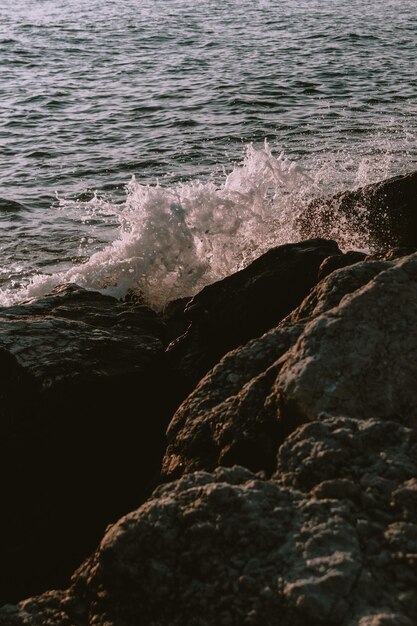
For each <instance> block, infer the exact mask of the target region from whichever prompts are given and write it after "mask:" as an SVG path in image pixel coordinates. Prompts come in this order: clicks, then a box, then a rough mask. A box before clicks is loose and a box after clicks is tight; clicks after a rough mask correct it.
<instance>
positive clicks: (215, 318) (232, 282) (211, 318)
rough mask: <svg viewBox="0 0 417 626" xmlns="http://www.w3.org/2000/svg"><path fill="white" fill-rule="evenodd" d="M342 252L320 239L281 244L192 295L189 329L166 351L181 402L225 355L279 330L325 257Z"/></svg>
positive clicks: (187, 308) (188, 307) (187, 313)
mask: <svg viewBox="0 0 417 626" xmlns="http://www.w3.org/2000/svg"><path fill="white" fill-rule="evenodd" d="M341 254H342V253H341V252H340V250H339V248H338V246H337V244H336V243H335V242H334V241H324V240H321V239H314V240H311V241H304V242H302V243H297V244H288V245H284V246H279V247H278V248H274V249H272V250H270V251H269V252H267V253H266V254H264V255H263V256H261V257H260V258H258V259H257V260H256V261H254V262H253V263H251V264H250V265H249V266H248V267H246V268H245V269H243V270H241V271H240V272H237V273H236V274H233V275H232V276H228V277H227V278H225V279H224V280H221V281H219V282H217V283H214V284H212V285H209V286H208V287H205V288H204V289H203V290H202V291H201V292H200V293H198V294H197V295H196V296H194V297H193V298H192V299H191V300H190V301H189V302H188V303H187V304H186V306H185V309H184V315H185V316H186V318H185V320H186V321H188V328H187V329H186V330H185V329H184V330H185V332H184V334H182V335H181V336H180V337H179V338H177V339H176V340H175V341H173V342H172V343H171V345H170V346H169V348H168V356H169V358H170V362H171V364H172V368H173V371H174V372H175V374H176V376H177V388H178V398H179V399H181V398H184V397H185V396H186V395H187V394H188V393H190V391H192V390H193V389H194V387H195V386H196V384H197V383H198V381H199V380H200V379H201V378H202V376H203V375H204V374H205V373H206V372H207V371H208V370H209V369H210V368H211V367H213V365H215V364H216V363H217V362H218V361H219V360H220V358H221V357H222V356H223V355H224V354H225V353H226V352H228V351H229V350H232V349H233V348H235V347H237V346H239V345H241V344H244V343H246V342H247V341H248V340H249V339H251V338H253V337H258V336H259V335H261V334H262V333H264V332H265V331H266V330H268V329H270V328H272V327H274V326H276V325H277V324H278V323H279V322H280V321H281V320H282V318H283V317H285V316H286V315H288V313H290V311H292V310H293V309H294V308H295V307H297V306H298V305H299V304H300V302H301V301H302V300H303V298H305V296H306V295H307V294H308V292H309V291H310V289H311V288H312V287H313V286H314V285H315V284H316V283H317V280H318V278H317V276H318V271H319V268H320V265H321V263H322V262H323V261H324V259H326V258H327V257H329V256H334V255H341ZM180 305H182V303H180ZM183 328H184V326H183Z"/></svg>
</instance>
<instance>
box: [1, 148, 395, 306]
mask: <svg viewBox="0 0 417 626" xmlns="http://www.w3.org/2000/svg"><path fill="white" fill-rule="evenodd" d="M334 161H336V159H335V160H334ZM345 162H346V160H345ZM372 165H373V166H374V165H375V164H374V163H373V164H372ZM315 166H316V167H315V169H314V168H309V171H308V172H307V171H306V169H305V168H303V167H301V166H300V165H299V164H298V163H296V162H295V161H293V160H291V159H289V158H287V157H286V156H285V154H284V152H281V153H279V154H278V155H277V156H274V154H273V153H272V150H271V147H270V146H269V144H268V142H267V141H265V144H264V145H263V147H258V148H256V147H254V146H253V145H249V146H247V148H246V154H245V157H244V159H243V161H242V162H241V163H240V164H237V165H235V167H234V168H233V170H232V171H231V173H229V174H228V175H226V174H225V176H224V179H223V181H221V182H220V183H217V182H214V181H213V180H209V181H205V182H201V181H193V182H188V183H178V184H174V185H172V184H171V185H167V186H164V185H161V184H159V183H158V184H155V185H143V184H140V183H139V182H138V181H137V180H136V179H135V177H133V178H132V180H131V181H130V183H129V184H128V185H127V187H126V199H125V202H123V203H121V204H115V203H111V202H109V201H104V200H103V199H100V198H98V197H94V198H93V199H92V200H90V201H89V202H84V203H81V202H79V203H77V208H78V210H79V211H80V212H81V215H82V219H84V220H88V219H90V218H91V217H92V216H95V217H97V216H100V215H101V216H102V215H107V216H109V215H110V216H111V219H112V220H113V221H115V220H116V221H117V223H118V228H117V231H116V236H115V238H114V240H113V241H111V242H110V243H108V244H107V245H104V247H103V248H102V249H100V250H99V251H97V252H94V253H93V254H91V256H90V257H89V258H88V260H86V261H85V262H84V263H81V264H80V263H77V264H74V265H72V266H71V267H70V268H69V269H66V270H65V271H60V272H56V273H53V274H48V275H47V274H38V275H35V276H34V277H32V279H31V281H30V283H29V284H28V285H27V286H25V287H24V288H22V289H19V290H14V291H13V290H9V291H6V290H3V292H0V304H3V305H9V304H11V303H13V302H16V301H19V300H23V299H28V298H32V297H36V296H40V295H43V294H45V293H47V292H48V291H50V290H51V289H52V288H53V287H55V286H56V285H58V284H62V283H69V282H71V283H77V284H78V285H80V286H82V287H85V288H87V289H94V290H99V291H101V292H103V293H107V294H110V295H113V296H115V297H118V298H121V297H123V296H125V295H126V294H127V292H128V291H133V292H137V293H140V294H141V295H142V296H143V298H144V300H145V301H146V302H148V303H149V304H150V305H151V306H153V307H154V308H156V309H160V308H163V306H164V305H165V304H166V303H167V302H169V301H170V300H173V299H175V298H179V297H183V296H189V295H192V294H194V293H196V292H197V291H198V290H200V289H201V288H202V287H204V286H205V285H207V284H209V283H212V282H214V281H216V280H219V279H221V278H223V277H224V276H226V275H228V274H230V273H232V272H235V271H237V270H239V269H241V268H242V267H244V266H245V265H247V264H248V263H249V262H250V261H252V260H253V259H254V258H256V257H258V256H259V255H260V254H262V253H263V252H265V251H266V250H268V249H269V248H271V247H272V246H276V245H280V244H283V243H291V242H295V241H297V240H299V239H300V235H299V232H298V229H297V218H298V216H299V215H300V212H301V211H302V210H303V208H304V207H305V206H306V204H307V203H308V202H309V200H311V199H312V198H314V197H318V196H320V195H324V194H326V193H327V192H329V191H330V190H331V191H332V192H335V191H338V190H340V189H339V188H337V186H335V185H334V170H333V180H332V176H331V171H332V170H331V169H329V168H328V167H327V168H325V167H323V166H322V167H318V166H317V163H316V164H315ZM368 166H369V167H370V165H369V164H367V161H366V160H363V161H360V162H358V163H357V164H356V180H355V181H353V182H354V183H355V184H354V185H353V186H359V184H363V183H364V182H368V180H369V172H368V169H369V167H368ZM380 167H381V163H380ZM383 173H385V172H383V171H381V174H383ZM338 180H339V181H342V177H340V176H339V179H338ZM351 182H352V181H351ZM340 184H342V183H341V182H340ZM60 204H61V209H62V210H64V211H65V210H67V209H68V210H69V209H70V207H71V205H72V206H73V205H74V203H71V202H68V201H66V200H61V202H60ZM316 234H317V236H320V232H319V231H318V232H317V233H316ZM334 238H335V239H337V240H338V242H339V244H340V245H342V246H343V247H354V248H357V249H358V248H359V249H360V248H362V249H363V248H366V239H367V237H366V232H365V231H363V232H361V230H359V231H356V232H352V230H351V229H350V227H349V224H347V223H346V221H345V222H343V221H341V220H338V219H337V216H335V221H334Z"/></svg>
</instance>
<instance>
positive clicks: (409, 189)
mask: <svg viewBox="0 0 417 626" xmlns="http://www.w3.org/2000/svg"><path fill="white" fill-rule="evenodd" d="M299 227H300V233H301V236H302V238H308V237H312V236H317V234H320V236H321V237H326V238H329V239H337V241H339V242H340V243H341V244H343V245H347V246H348V247H352V245H353V242H354V241H355V238H356V239H357V243H358V245H359V247H364V246H368V247H370V248H371V249H376V250H380V249H386V248H389V247H396V246H397V247H402V246H406V247H410V246H411V247H412V248H413V249H416V248H417V172H413V173H410V174H405V175H403V176H395V177H394V178H390V179H388V180H385V181H382V182H379V183H375V184H373V185H367V186H366V187H361V188H360V189H357V190H356V191H346V192H344V193H339V194H337V195H335V196H333V197H331V198H324V199H319V200H314V201H313V202H312V203H310V205H309V206H308V207H307V209H306V211H304V212H303V214H302V215H301V216H300V217H299Z"/></svg>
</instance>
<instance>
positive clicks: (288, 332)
mask: <svg viewBox="0 0 417 626" xmlns="http://www.w3.org/2000/svg"><path fill="white" fill-rule="evenodd" d="M413 259H417V256H416V257H414V256H412V257H410V258H409V263H411V264H412V263H417V260H413ZM403 263H407V261H403V260H401V259H400V260H394V261H384V260H369V261H366V262H360V263H356V264H354V265H351V266H349V267H345V268H343V269H339V270H336V271H334V272H333V273H332V274H330V275H329V276H327V277H326V278H325V279H323V280H322V281H321V282H320V283H319V284H318V285H317V286H316V287H315V288H314V289H313V290H312V291H311V293H310V294H309V295H308V296H307V298H306V299H305V300H304V301H303V302H302V303H301V304H300V306H299V307H298V308H297V309H296V310H295V311H293V312H292V313H291V314H290V315H288V316H287V318H285V319H284V320H283V321H282V322H281V324H280V325H279V326H278V327H277V328H276V329H273V330H271V331H269V332H267V333H265V334H264V335H263V336H262V337H259V338H257V339H254V340H252V341H250V342H248V343H247V344H246V345H245V346H243V347H241V348H238V349H237V350H234V351H232V352H230V353H229V354H228V355H226V356H225V357H224V358H223V359H222V360H221V361H220V363H219V364H218V365H217V366H216V367H215V368H214V369H213V370H212V371H211V372H209V373H208V374H207V376H206V377H205V378H204V379H203V380H202V381H201V383H200V384H199V386H198V387H197V388H196V390H195V391H194V392H193V393H192V394H191V395H190V396H189V397H188V398H187V400H186V401H185V402H184V403H183V404H182V405H181V406H180V408H179V409H178V411H177V412H176V414H175V415H174V417H173V419H172V421H171V424H170V426H169V428H168V431H167V441H168V446H167V450H166V453H165V457H164V461H163V468H162V471H163V476H164V477H165V478H173V477H176V476H179V475H181V474H182V473H184V472H189V471H195V470H198V469H200V470H201V469H204V470H208V471H211V470H212V469H214V468H215V467H217V466H218V465H233V464H239V465H244V466H245V467H248V468H249V469H251V470H253V471H259V470H263V471H265V472H266V473H267V475H270V474H271V473H272V472H273V471H274V467H275V460H276V452H277V449H278V446H279V445H280V443H282V441H284V439H285V437H286V436H287V435H288V434H289V433H290V432H291V430H293V429H294V428H296V427H297V425H299V424H301V423H303V422H305V421H308V420H314V419H317V416H318V415H319V413H320V412H322V411H324V410H329V411H331V410H332V411H333V412H335V411H338V412H342V413H344V414H346V415H353V414H355V415H357V416H358V417H361V416H367V415H373V414H374V413H373V412H372V411H373V408H374V404H371V403H369V404H368V405H367V406H366V408H365V409H363V408H361V406H362V405H361V402H362V399H363V396H364V394H366V393H369V396H370V397H372V398H375V402H376V401H377V399H378V398H379V401H380V404H381V406H382V407H383V408H385V410H386V411H387V416H388V417H392V411H393V410H394V408H395V410H396V409H397V408H399V406H400V403H401V402H402V399H403V398H405V397H406V396H407V393H409V394H411V400H410V402H411V403H413V402H414V406H417V397H416V396H415V395H414V396H413V393H414V391H413V386H412V385H410V384H409V381H408V384H409V387H408V388H407V389H405V390H404V393H402V392H401V396H402V398H401V399H400V398H399V397H397V396H395V394H394V395H393V405H392V410H391V411H390V412H389V411H388V405H387V402H386V398H385V397H384V393H389V391H388V388H385V378H384V377H385V373H386V375H387V377H388V379H390V377H391V376H395V375H396V374H395V373H394V372H396V373H398V375H399V378H398V381H397V382H398V389H399V388H400V386H401V385H402V384H403V382H402V381H403V380H404V372H403V373H402V374H401V376H400V374H399V373H400V372H401V370H402V368H403V361H404V359H407V358H408V357H407V350H408V347H409V345H410V344H409V343H407V342H408V341H409V334H413V332H414V328H413V323H412V318H413V315H414V313H413V310H412V309H411V310H410V314H409V315H408V317H404V319H403V316H402V311H400V310H399V309H398V308H397V300H398V299H401V298H403V302H404V305H406V302H405V301H406V299H407V296H406V293H405V291H404V292H403V290H402V288H403V283H404V280H405V283H406V284H407V285H408V290H409V297H410V298H411V300H412V301H413V298H414V293H415V291H416V287H415V286H414V284H413V279H412V278H410V279H409V280H408V281H407V280H406V279H405V278H404V280H403V281H402V282H401V278H400V275H401V276H404V270H403V269H401V268H402V264H403ZM390 272H391V274H390ZM386 275H387V276H388V277H389V276H391V279H388V282H389V283H390V285H391V287H390V289H387V290H386V289H385V284H386V282H387V279H386V278H384V279H383V278H382V277H383V276H386ZM379 277H381V281H382V283H381V284H382V286H381V288H380V289H379V291H378V293H376V295H375V297H374V296H372V295H370V294H373V293H374V290H375V289H377V286H376V285H377V284H379V283H377V282H376V281H378V280H379ZM397 279H398V282H397ZM379 292H381V293H383V294H385V295H381V294H380V293H379ZM390 293H391V296H390V295H389V294H390ZM407 293H408V292H407ZM367 294H368V295H367ZM373 297H374V304H375V307H376V308H378V307H379V310H378V312H376V311H375V310H372V308H371V307H370V305H369V304H368V299H369V300H372V298H373ZM355 299H356V300H357V307H356V309H355V310H356V313H355V317H354V318H352V319H351V318H350V309H349V305H348V303H349V302H350V301H351V300H352V301H353V300H355ZM416 303H417V301H416ZM375 307H374V309H375ZM362 308H363V309H364V310H363V313H362ZM390 315H391V316H392V317H393V318H395V317H398V318H399V321H398V323H399V324H400V323H401V328H402V329H403V331H402V333H403V334H401V332H400V333H399V335H398V341H399V343H397V334H395V337H396V341H395V342H391V343H390V345H391V346H392V355H391V358H392V359H393V360H395V361H396V365H395V367H393V368H391V365H390V364H389V363H387V362H386V361H383V360H381V358H380V351H381V350H382V349H383V346H384V350H386V347H385V344H387V341H386V336H389V335H390V334H391V335H392V334H393V333H396V332H397V331H396V330H394V329H392V328H391V325H392V324H394V325H395V322H394V321H393V320H392V319H390ZM400 319H401V320H402V321H401V322H400ZM327 320H332V322H331V323H330V322H327ZM381 325H382V326H381ZM344 326H346V327H348V328H349V331H346V333H348V332H349V333H350V334H349V341H350V342H351V344H350V345H347V338H346V339H344V337H345V334H344V333H343V332H342V330H341V328H342V327H344ZM379 326H381V329H380V330H378V328H379ZM316 328H317V329H319V330H320V336H318V337H317V339H316V340H314V343H312V347H311V349H309V352H308V353H307V354H306V356H305V358H304V353H303V352H301V351H302V350H305V349H306V347H307V346H309V345H310V344H309V342H310V341H313V339H312V337H314V336H315V335H314V333H313V330H314V329H316ZM315 332H316V331H315ZM317 332H318V331H317ZM327 335H329V338H328V340H327ZM356 341H357V345H356ZM402 341H403V342H404V345H402V344H401V342H402ZM343 342H345V343H343ZM405 344H407V346H408V347H407V349H406V345H405ZM372 346H374V351H373V352H371V349H372ZM397 348H398V351H399V353H398V354H397V353H396V350H397ZM368 351H369V354H368ZM362 353H363V356H362V357H361V358H362V360H361V358H359V357H360V355H361V354H362ZM372 359H374V360H375V366H373V365H372V364H373V361H372ZM336 362H337V364H336ZM416 362H417V361H416ZM410 363H411V367H412V368H413V367H414V366H413V361H412V359H410ZM361 367H362V368H363V369H366V370H367V373H368V378H369V380H367V379H366V376H365V373H364V371H363V369H362V370H360V371H358V373H357V375H356V377H355V371H356V370H358V369H360V368H361ZM314 368H316V369H314ZM384 368H385V369H384ZM310 371H317V373H316V374H315V376H314V379H313V380H312V381H311V382H309V381H310V379H309V378H308V376H312V374H310ZM414 371H415V367H414V369H412V372H414ZM377 372H378V375H377V376H376V373H377ZM412 372H411V373H410V376H412V375H414V374H413V373H412ZM350 379H352V383H351V385H350V387H348V390H347V391H346V398H347V399H348V400H349V401H350V402H351V403H352V404H353V405H354V404H355V402H356V406H355V408H352V410H351V411H349V409H348V407H347V406H346V405H343V404H340V405H339V404H338V403H337V402H336V400H335V401H334V402H333V404H332V402H331V399H332V398H333V395H332V393H331V388H330V385H332V384H335V383H334V381H337V383H338V384H339V385H341V384H342V382H343V381H345V380H346V383H347V380H350ZM290 381H291V382H290ZM301 381H302V382H301ZM290 385H292V386H290ZM364 385H366V390H363V391H360V392H359V390H361V389H362V387H363V386H364ZM378 385H379V386H380V387H381V390H380V389H379V386H378ZM299 396H300V398H301V397H302V402H303V404H302V406H301V404H300V403H297V401H296V398H297V399H298V397H299ZM413 397H414V400H413ZM315 398H316V399H317V401H316V404H315V403H314V402H315ZM300 402H301V400H300ZM304 406H305V407H306V409H305V410H304ZM352 411H353V413H352Z"/></svg>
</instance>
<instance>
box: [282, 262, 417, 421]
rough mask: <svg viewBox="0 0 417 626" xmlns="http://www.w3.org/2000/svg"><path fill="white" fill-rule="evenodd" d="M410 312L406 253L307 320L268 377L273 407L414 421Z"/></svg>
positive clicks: (414, 339) (412, 267)
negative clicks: (274, 377)
mask: <svg viewBox="0 0 417 626" xmlns="http://www.w3.org/2000/svg"><path fill="white" fill-rule="evenodd" d="M359 265H360V264H359ZM353 267H356V266H352V267H351V268H349V269H348V270H347V271H348V272H349V271H350V272H352V270H353ZM342 271H343V270H342ZM416 316H417V255H416V254H414V255H410V256H408V257H404V258H402V259H399V260H396V261H392V262H391V264H390V267H388V269H386V270H385V271H382V272H380V273H378V274H377V275H376V276H375V278H373V279H372V280H371V281H370V282H368V283H367V284H365V285H364V286H363V287H362V288H360V289H357V290H356V291H355V292H353V293H351V294H349V295H347V296H345V297H344V298H343V299H342V301H341V302H340V304H339V305H338V306H336V307H334V308H332V309H330V310H329V311H327V312H326V313H322V314H321V315H318V316H317V317H315V318H313V319H312V320H311V321H309V322H307V324H306V326H305V328H304V331H303V333H302V334H301V335H300V336H299V338H298V340H297V342H296V343H295V344H294V346H293V347H292V348H291V349H290V350H289V352H288V353H287V358H286V361H285V365H284V366H283V367H282V368H281V370H280V374H279V377H278V379H277V381H276V385H275V390H274V391H275V393H276V394H277V395H278V396H279V403H280V407H281V413H285V412H287V413H288V414H291V415H294V414H295V415H297V416H298V419H304V420H305V421H307V420H314V419H316V418H317V416H318V415H319V414H320V413H321V412H323V411H328V412H330V413H333V414H335V413H336V414H343V415H346V416H351V417H361V416H374V417H380V418H381V419H391V420H400V421H402V422H403V423H405V424H414V425H416V420H417V392H416V387H415V382H414V381H415V380H416V377H417V331H416V327H415V319H416Z"/></svg>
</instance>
